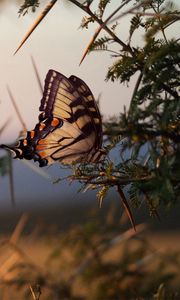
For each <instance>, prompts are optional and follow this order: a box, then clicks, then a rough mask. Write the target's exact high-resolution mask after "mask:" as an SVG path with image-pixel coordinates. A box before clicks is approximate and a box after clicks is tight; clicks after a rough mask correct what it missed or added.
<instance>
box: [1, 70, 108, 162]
mask: <svg viewBox="0 0 180 300" xmlns="http://www.w3.org/2000/svg"><path fill="white" fill-rule="evenodd" d="M39 110H40V115H39V122H38V123H37V124H36V126H35V128H34V129H33V130H31V131H27V134H26V138H25V139H20V140H19V141H18V143H17V145H16V146H15V147H9V146H6V145H1V148H7V149H9V150H11V151H13V152H14V154H15V157H14V158H19V159H23V158H25V159H28V160H31V159H33V160H34V161H38V162H39V166H40V167H44V166H47V165H50V164H52V163H54V162H60V163H62V164H66V165H71V164H73V163H79V162H87V163H89V162H97V161H99V160H100V159H102V157H104V155H105V150H103V149H101V146H102V120H101V115H100V112H99V109H98V106H97V103H96V101H95V99H94V96H93V94H92V92H91V91H90V89H89V87H88V86H87V85H86V83H85V82H84V81H83V80H81V79H80V78H78V77H76V76H74V75H71V76H70V77H69V78H67V77H65V76H64V75H63V74H61V73H59V72H57V71H54V70H49V71H48V73H47V75H46V79H45V85H44V91H43V97H42V100H41V104H40V107H39Z"/></svg>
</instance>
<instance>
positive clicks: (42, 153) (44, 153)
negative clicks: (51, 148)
mask: <svg viewBox="0 0 180 300" xmlns="http://www.w3.org/2000/svg"><path fill="white" fill-rule="evenodd" d="M38 154H39V155H40V157H41V158H45V157H46V155H47V154H46V152H45V151H42V152H39V153H38Z"/></svg>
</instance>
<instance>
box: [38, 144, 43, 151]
mask: <svg viewBox="0 0 180 300" xmlns="http://www.w3.org/2000/svg"><path fill="white" fill-rule="evenodd" d="M43 149H44V145H37V146H36V150H43Z"/></svg>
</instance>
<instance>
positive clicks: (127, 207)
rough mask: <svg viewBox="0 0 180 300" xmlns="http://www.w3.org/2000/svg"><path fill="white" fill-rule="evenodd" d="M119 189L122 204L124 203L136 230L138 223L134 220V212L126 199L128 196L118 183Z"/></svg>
mask: <svg viewBox="0 0 180 300" xmlns="http://www.w3.org/2000/svg"><path fill="white" fill-rule="evenodd" d="M117 190H118V193H119V196H120V198H121V201H122V204H123V206H124V208H125V210H126V213H127V215H128V218H129V220H130V222H131V225H132V227H133V228H134V231H136V225H135V222H134V218H133V214H132V212H131V209H130V207H129V204H128V202H127V200H126V197H125V196H124V193H123V191H122V189H121V187H120V186H119V185H117Z"/></svg>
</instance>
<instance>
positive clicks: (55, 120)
mask: <svg viewBox="0 0 180 300" xmlns="http://www.w3.org/2000/svg"><path fill="white" fill-rule="evenodd" d="M58 125H59V120H58V119H56V118H53V120H52V122H51V126H53V127H56V126H58Z"/></svg>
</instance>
